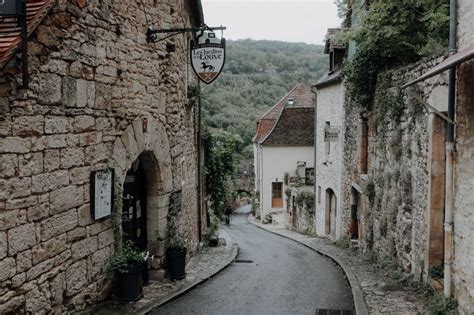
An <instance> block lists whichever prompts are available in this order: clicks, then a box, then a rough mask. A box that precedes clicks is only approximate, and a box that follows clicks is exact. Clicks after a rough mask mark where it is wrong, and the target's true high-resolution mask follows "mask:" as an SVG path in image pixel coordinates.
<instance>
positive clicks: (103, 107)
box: [0, 0, 198, 314]
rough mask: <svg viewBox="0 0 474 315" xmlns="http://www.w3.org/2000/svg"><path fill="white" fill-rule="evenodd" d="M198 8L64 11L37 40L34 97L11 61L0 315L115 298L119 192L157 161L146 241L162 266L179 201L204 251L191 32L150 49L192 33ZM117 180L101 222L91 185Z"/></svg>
mask: <svg viewBox="0 0 474 315" xmlns="http://www.w3.org/2000/svg"><path fill="white" fill-rule="evenodd" d="M197 16H198V13H197V12H196V8H195V3H194V1H188V0H173V1H159V3H157V2H156V1H144V2H143V4H142V2H140V1H112V0H89V1H88V0H75V1H66V0H59V1H57V3H56V4H55V7H54V9H53V11H52V13H50V14H49V15H48V16H47V17H46V19H45V20H44V21H43V22H42V23H41V25H40V26H39V27H38V28H37V29H36V31H35V33H34V34H33V36H32V37H31V38H30V40H29V55H30V72H29V73H30V82H31V83H30V86H29V88H28V89H26V90H25V89H20V88H19V84H20V83H21V75H20V72H21V71H20V65H19V64H17V62H16V61H15V59H13V60H12V61H11V62H10V63H9V64H8V65H7V66H6V67H5V68H4V69H3V70H2V72H1V75H0V314H4V313H8V312H14V313H32V314H44V313H49V312H52V313H56V314H59V313H63V312H65V311H66V310H67V309H77V308H80V307H82V306H84V305H86V304H91V303H95V302H98V301H101V300H103V299H105V298H106V297H107V295H108V294H109V292H110V283H109V281H108V280H107V278H106V277H105V266H106V263H107V260H108V259H109V257H110V256H111V254H112V253H113V251H114V244H115V245H116V244H117V243H119V242H120V238H121V233H120V220H121V216H120V213H121V190H122V187H123V182H124V178H125V174H126V172H127V170H128V169H130V167H131V165H132V162H133V161H134V160H136V159H137V158H138V157H139V155H140V154H141V153H142V152H147V156H148V157H150V158H149V160H150V161H152V162H149V167H148V169H147V171H149V172H150V174H149V175H150V176H149V177H150V179H149V191H147V193H148V196H149V205H148V211H149V216H150V222H149V223H148V233H149V235H148V240H149V244H150V245H149V246H150V249H151V250H152V253H154V254H156V255H157V259H155V261H154V266H153V267H155V268H160V264H161V257H162V254H163V246H164V245H163V240H162V238H161V237H162V236H163V235H165V234H163V233H164V232H165V231H164V228H165V226H166V212H167V207H168V203H169V196H170V193H171V192H176V191H181V193H182V212H181V215H180V217H179V226H180V231H181V232H182V233H183V235H184V236H186V238H187V241H188V244H187V245H188V251H189V252H191V254H192V253H193V252H194V251H195V249H196V247H197V238H198V236H197V235H198V234H197V213H196V207H197V195H196V188H195V187H196V186H197V184H196V173H195V172H196V169H197V167H196V156H197V153H196V152H197V148H196V140H195V139H196V134H195V106H196V105H195V103H196V102H195V100H194V99H193V98H190V99H189V98H188V97H187V88H188V86H189V85H192V84H194V85H195V84H196V81H195V79H194V77H193V76H192V75H191V74H190V66H189V64H188V47H187V45H188V44H187V43H188V41H189V39H190V38H189V36H190V35H179V36H176V37H174V38H171V39H169V40H167V41H163V42H160V43H156V44H151V43H147V42H146V36H145V33H146V30H147V27H148V26H149V24H150V23H153V24H154V25H155V26H156V27H161V28H166V27H185V26H186V27H187V26H190V25H197V23H198V22H197V19H198V17H197ZM105 168H113V169H114V170H115V176H116V180H115V185H114V194H115V207H114V209H113V215H112V217H109V218H107V219H104V220H98V221H94V220H93V219H92V217H91V213H90V203H91V200H90V174H91V172H92V171H94V170H101V169H105Z"/></svg>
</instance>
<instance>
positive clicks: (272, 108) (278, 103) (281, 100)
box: [257, 83, 301, 121]
mask: <svg viewBox="0 0 474 315" xmlns="http://www.w3.org/2000/svg"><path fill="white" fill-rule="evenodd" d="M299 85H301V84H299V83H297V84H296V85H295V86H294V87H293V88H292V89H291V90H290V91H289V92H288V93H286V94H285V96H283V97H282V98H281V99H280V100H278V102H276V103H275V105H273V106H272V107H271V108H270V109H269V110H268V111H267V112H265V114H263V115H262V116H260V118H259V119H258V120H257V121H260V120H262V119H264V117H265V116H267V115H268V114H270V112H271V111H272V110H274V109H275V108H276V107H277V106H278V105H280V103H281V102H283V100H284V99H285V98H286V97H288V96H289V95H290V94H291V93H292V92H293V91H294V90H296V88H297V87H298V86H299Z"/></svg>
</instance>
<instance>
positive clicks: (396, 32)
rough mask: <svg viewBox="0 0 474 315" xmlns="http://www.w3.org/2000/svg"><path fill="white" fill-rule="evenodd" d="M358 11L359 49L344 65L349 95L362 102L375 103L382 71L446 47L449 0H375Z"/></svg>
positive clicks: (364, 104) (438, 52)
mask: <svg viewBox="0 0 474 315" xmlns="http://www.w3.org/2000/svg"><path fill="white" fill-rule="evenodd" d="M346 5H350V4H346ZM359 14H360V17H361V23H360V25H359V27H358V28H357V29H356V30H355V32H354V33H353V36H352V39H353V40H355V41H356V42H357V51H356V53H355V54H354V56H353V57H352V58H351V59H350V60H348V61H347V62H346V64H345V67H344V68H345V76H346V78H347V80H348V82H349V83H350V84H349V85H348V93H349V96H350V97H351V99H352V100H353V101H355V102H356V103H358V104H359V105H362V106H369V105H371V104H372V102H373V98H374V93H375V88H376V83H377V76H378V74H379V73H380V72H381V71H383V70H385V69H386V68H388V67H390V66H393V65H398V64H407V63H410V62H413V61H416V60H419V59H420V58H421V57H423V56H427V55H438V54H440V53H441V52H443V51H446V47H447V44H448V38H449V1H448V0H425V1H417V0H376V1H373V2H372V3H371V4H370V7H369V9H368V11H367V12H365V13H362V12H361V13H359Z"/></svg>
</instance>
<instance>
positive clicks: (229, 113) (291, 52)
mask: <svg viewBox="0 0 474 315" xmlns="http://www.w3.org/2000/svg"><path fill="white" fill-rule="evenodd" d="M327 58H328V57H327V56H325V55H324V54H323V48H322V46H316V45H308V44H303V43H285V42H277V41H255V40H238V41H227V56H226V65H225V67H224V70H223V72H222V74H221V76H220V77H219V79H218V80H216V81H215V82H214V83H213V84H211V85H209V86H205V87H203V96H202V104H203V109H202V113H203V123H204V125H205V126H207V127H209V128H215V129H223V130H225V131H228V132H231V133H234V134H238V135H240V136H241V138H242V140H243V142H242V145H243V147H242V148H241V149H243V148H245V147H246V146H247V145H249V144H251V140H252V138H253V136H254V135H255V128H256V119H257V117H258V116H260V115H261V114H263V113H264V112H265V111H267V110H268V109H269V108H270V107H271V106H273V105H275V103H276V102H277V101H278V100H279V99H280V98H282V97H283V96H284V95H285V94H286V93H288V91H289V90H290V89H291V88H293V87H294V86H295V85H296V84H297V83H303V84H304V83H306V84H311V83H315V82H316V81H317V80H318V79H319V78H320V77H321V75H322V74H323V73H324V72H325V71H326V70H327ZM239 152H240V151H239Z"/></svg>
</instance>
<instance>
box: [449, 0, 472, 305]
mask: <svg viewBox="0 0 474 315" xmlns="http://www.w3.org/2000/svg"><path fill="white" fill-rule="evenodd" d="M458 6H459V7H458V19H459V29H458V39H459V45H458V49H459V50H462V49H465V48H466V47H468V46H469V45H472V44H473V43H474V32H473V27H474V2H473V1H469V0H459V1H458ZM457 75H458V78H457V82H458V83H457V95H458V96H457V105H456V122H457V126H456V160H455V161H456V165H455V183H454V185H455V195H454V262H453V287H454V295H455V297H456V298H457V300H458V302H459V309H460V311H461V312H462V313H464V314H470V313H472V311H473V310H474V262H473V259H472V257H474V246H473V244H474V233H473V228H474V126H473V124H472V122H473V121H474V102H473V100H474V89H473V84H472V78H473V76H474V62H473V61H470V62H468V63H464V64H461V65H460V66H459V67H458V71H457Z"/></svg>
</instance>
